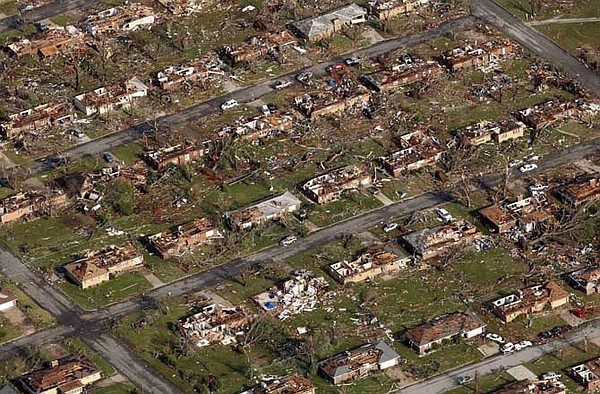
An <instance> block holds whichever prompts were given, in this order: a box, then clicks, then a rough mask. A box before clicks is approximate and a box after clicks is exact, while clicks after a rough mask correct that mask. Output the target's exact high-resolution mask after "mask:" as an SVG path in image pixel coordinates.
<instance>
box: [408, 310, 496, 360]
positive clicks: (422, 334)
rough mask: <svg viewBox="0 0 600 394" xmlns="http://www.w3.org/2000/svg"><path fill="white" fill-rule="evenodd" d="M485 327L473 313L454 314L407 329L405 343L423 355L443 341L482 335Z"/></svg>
mask: <svg viewBox="0 0 600 394" xmlns="http://www.w3.org/2000/svg"><path fill="white" fill-rule="evenodd" d="M486 327H487V326H486V325H485V323H483V321H482V320H481V319H480V318H479V317H478V316H477V315H476V314H474V313H473V312H454V313H449V314H445V315H442V316H439V317H437V318H435V319H433V320H430V321H428V322H426V323H423V324H421V325H420V326H417V327H414V328H411V329H409V330H408V331H407V332H406V342H407V343H408V345H409V346H410V347H412V348H413V349H415V350H416V351H417V352H418V353H419V354H425V353H427V352H428V351H430V350H432V349H433V348H434V347H436V346H437V345H440V344H442V343H443V342H444V341H448V340H452V339H454V338H457V337H462V338H465V339H470V338H474V337H476V336H479V335H482V334H483V333H484V332H485V329H486Z"/></svg>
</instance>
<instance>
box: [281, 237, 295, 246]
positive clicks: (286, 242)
mask: <svg viewBox="0 0 600 394" xmlns="http://www.w3.org/2000/svg"><path fill="white" fill-rule="evenodd" d="M296 241H298V238H296V237H295V236H293V235H290V236H288V237H285V238H284V239H282V240H281V241H279V245H281V246H288V245H291V244H293V243H295V242H296Z"/></svg>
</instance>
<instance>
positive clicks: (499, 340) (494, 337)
mask: <svg viewBox="0 0 600 394" xmlns="http://www.w3.org/2000/svg"><path fill="white" fill-rule="evenodd" d="M485 337H486V338H487V339H489V340H490V341H493V342H497V343H499V344H503V343H504V339H503V338H502V337H501V336H500V335H498V334H493V333H491V332H489V333H487V334H486V335H485Z"/></svg>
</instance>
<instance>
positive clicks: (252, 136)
mask: <svg viewBox="0 0 600 394" xmlns="http://www.w3.org/2000/svg"><path fill="white" fill-rule="evenodd" d="M293 126H294V123H293V118H292V117H291V116H290V115H287V114H282V115H259V116H256V117H254V118H253V119H250V120H249V121H241V122H238V124H237V125H235V126H233V127H231V128H230V129H232V131H233V132H234V133H235V135H236V136H238V137H239V138H241V139H242V140H246V141H255V140H259V139H261V138H268V137H274V136H277V135H279V134H282V133H284V132H286V131H288V130H290V129H292V127H293Z"/></svg>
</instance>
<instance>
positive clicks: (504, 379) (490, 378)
mask: <svg viewBox="0 0 600 394" xmlns="http://www.w3.org/2000/svg"><path fill="white" fill-rule="evenodd" d="M514 381H515V378H513V377H512V376H511V375H510V374H508V373H507V372H500V373H495V374H491V375H486V376H481V377H479V378H478V381H477V383H475V382H471V383H467V384H466V385H464V386H462V387H459V388H456V389H454V390H450V391H447V392H446V394H472V393H475V392H478V393H480V394H483V393H492V392H495V391H496V390H499V389H501V388H502V387H504V386H506V385H507V384H509V383H512V382H514ZM476 388H477V390H476Z"/></svg>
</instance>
